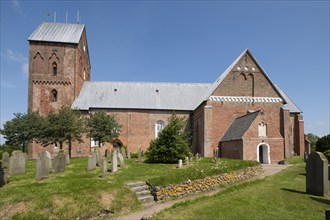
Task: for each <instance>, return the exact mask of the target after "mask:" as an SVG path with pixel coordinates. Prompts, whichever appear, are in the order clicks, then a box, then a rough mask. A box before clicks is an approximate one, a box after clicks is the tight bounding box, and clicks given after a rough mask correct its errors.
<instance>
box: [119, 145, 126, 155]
mask: <svg viewBox="0 0 330 220" xmlns="http://www.w3.org/2000/svg"><path fill="white" fill-rule="evenodd" d="M120 153H121V155H123V157H124V158H126V151H125V148H124V147H121V148H120Z"/></svg>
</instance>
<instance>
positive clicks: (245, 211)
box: [154, 157, 330, 220]
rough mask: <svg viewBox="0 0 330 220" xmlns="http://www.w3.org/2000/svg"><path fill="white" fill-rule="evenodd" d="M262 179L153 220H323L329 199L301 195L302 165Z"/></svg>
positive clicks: (178, 206) (180, 206)
mask: <svg viewBox="0 0 330 220" xmlns="http://www.w3.org/2000/svg"><path fill="white" fill-rule="evenodd" d="M300 159H301V158H298V157H297V158H293V159H292V162H293V163H294V165H293V166H291V167H289V168H287V169H286V170H285V171H283V172H281V173H279V174H276V175H274V176H271V177H267V178H265V179H263V180H257V181H254V182H248V183H242V184H239V185H235V186H231V187H228V188H227V189H225V190H224V191H222V192H220V193H218V194H216V195H214V196H211V197H201V198H199V199H196V200H193V201H187V202H183V203H179V204H177V205H175V206H173V207H171V208H168V209H166V210H164V211H162V212H160V213H159V214H158V215H157V216H156V217H155V218H154V219H192V220H193V219H210V220H212V219H322V220H323V219H324V218H325V214H324V211H325V210H326V209H329V205H330V196H328V197H326V198H323V197H317V196H312V195H308V194H306V193H305V164H304V163H297V161H299V160H300Z"/></svg>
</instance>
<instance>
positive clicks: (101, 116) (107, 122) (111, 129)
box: [87, 111, 121, 147]
mask: <svg viewBox="0 0 330 220" xmlns="http://www.w3.org/2000/svg"><path fill="white" fill-rule="evenodd" d="M87 129H88V136H89V137H90V138H92V139H93V140H95V141H98V144H99V147H101V145H102V144H103V143H106V142H107V143H113V141H114V140H115V139H116V138H118V137H119V134H120V129H121V125H120V124H119V123H118V122H117V121H116V119H115V117H114V116H113V115H108V114H106V113H105V112H104V111H98V112H95V113H94V114H92V115H91V116H90V118H89V119H87Z"/></svg>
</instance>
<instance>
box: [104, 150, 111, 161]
mask: <svg viewBox="0 0 330 220" xmlns="http://www.w3.org/2000/svg"><path fill="white" fill-rule="evenodd" d="M104 156H105V157H106V158H108V159H109V158H111V151H110V150H109V149H106V150H105V152H104Z"/></svg>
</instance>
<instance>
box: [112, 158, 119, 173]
mask: <svg viewBox="0 0 330 220" xmlns="http://www.w3.org/2000/svg"><path fill="white" fill-rule="evenodd" d="M117 166H118V164H117V155H116V153H114V154H113V155H112V159H111V172H112V173H115V172H117V170H118V167H117Z"/></svg>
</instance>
